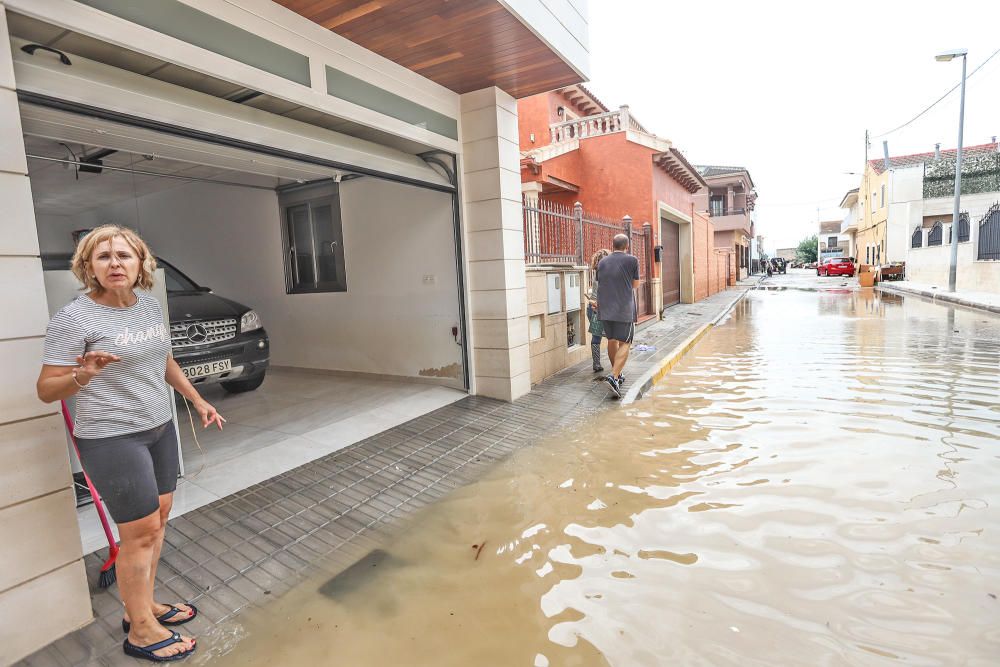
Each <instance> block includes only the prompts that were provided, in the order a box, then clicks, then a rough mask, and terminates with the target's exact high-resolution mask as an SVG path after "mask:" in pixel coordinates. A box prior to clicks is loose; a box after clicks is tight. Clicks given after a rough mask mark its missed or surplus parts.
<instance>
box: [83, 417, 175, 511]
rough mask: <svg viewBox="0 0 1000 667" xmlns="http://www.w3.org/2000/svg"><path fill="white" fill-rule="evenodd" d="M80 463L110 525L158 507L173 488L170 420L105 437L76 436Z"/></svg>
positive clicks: (173, 447) (173, 451) (173, 448)
mask: <svg viewBox="0 0 1000 667" xmlns="http://www.w3.org/2000/svg"><path fill="white" fill-rule="evenodd" d="M76 444H77V447H79V448H80V464H81V465H82V466H83V469H84V471H85V472H86V473H87V476H88V477H90V481H91V482H93V483H94V488H96V489H97V492H98V493H99V494H101V498H102V499H103V500H104V504H105V505H107V507H108V512H110V513H111V518H112V519H114V520H115V523H128V522H129V521H135V520H137V519H142V518H143V517H146V516H149V515H150V514H152V513H153V512H157V511H159V509H160V496H162V495H163V494H165V493H173V492H174V489H176V488H177V473H178V471H179V470H180V462H179V459H178V456H177V436H176V432H175V430H174V422H173V421H168V422H167V423H165V424H163V425H161V426H157V427H156V428H151V429H149V430H148V431H140V432H138V433H129V434H127V435H117V436H114V437H111V438H77V441H76Z"/></svg>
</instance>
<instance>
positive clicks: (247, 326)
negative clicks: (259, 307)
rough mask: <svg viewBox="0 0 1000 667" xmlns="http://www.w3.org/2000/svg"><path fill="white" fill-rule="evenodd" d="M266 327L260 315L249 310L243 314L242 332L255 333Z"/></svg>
mask: <svg viewBox="0 0 1000 667" xmlns="http://www.w3.org/2000/svg"><path fill="white" fill-rule="evenodd" d="M262 326H264V323H263V322H261V321H260V315H258V314H257V312H256V311H253V310H248V311H247V312H245V313H243V317H242V318H240V331H242V332H243V333H246V332H247V331H255V330H257V329H260V328H261V327H262Z"/></svg>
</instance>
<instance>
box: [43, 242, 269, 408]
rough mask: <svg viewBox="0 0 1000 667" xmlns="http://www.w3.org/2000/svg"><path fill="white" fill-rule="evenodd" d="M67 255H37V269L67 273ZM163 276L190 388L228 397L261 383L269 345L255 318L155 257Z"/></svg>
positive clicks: (177, 353) (176, 348)
mask: <svg viewBox="0 0 1000 667" xmlns="http://www.w3.org/2000/svg"><path fill="white" fill-rule="evenodd" d="M71 259H72V256H71V255H69V254H52V255H42V269H43V270H46V271H67V270H69V265H70V260H71ZM156 264H157V266H159V267H161V268H162V269H163V272H164V276H165V282H166V289H167V310H168V311H169V317H170V345H171V348H172V354H173V357H174V359H175V360H176V361H177V363H178V365H179V366H180V367H181V370H182V371H184V375H186V376H187V378H188V379H189V380H191V383H192V384H196V385H198V384H209V383H213V384H214V383H219V384H221V385H222V388H223V389H225V390H226V391H227V392H230V393H234V394H235V393H240V392H244V391H252V390H254V389H256V388H257V387H259V386H260V385H261V384H262V383H263V382H264V375H265V374H266V373H267V368H268V365H269V363H270V354H271V346H270V341H269V340H268V337H267V331H265V330H264V326H263V323H262V322H261V319H260V316H259V315H257V313H256V312H254V310H253V309H251V308H249V307H247V306H244V305H243V304H241V303H238V302H236V301H233V300H231V299H227V298H225V297H222V296H219V295H218V294H213V293H212V290H211V289H210V288H208V287H204V286H202V285H199V284H198V283H196V282H194V281H193V280H191V279H190V278H188V277H187V276H186V275H184V273H182V272H181V271H180V270H179V269H177V267H175V266H174V265H172V264H170V263H169V262H166V261H164V260H163V259H162V258H160V257H157V258H156Z"/></svg>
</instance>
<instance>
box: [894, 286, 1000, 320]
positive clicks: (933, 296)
mask: <svg viewBox="0 0 1000 667" xmlns="http://www.w3.org/2000/svg"><path fill="white" fill-rule="evenodd" d="M878 290H879V291H881V292H890V293H893V294H909V295H913V296H920V297H923V298H925V299H930V300H931V301H934V302H935V303H938V302H944V303H948V304H951V305H958V306H965V307H966V308H974V309H976V310H983V311H986V312H987V313H994V314H997V315H1000V306H992V305H989V304H985V303H977V302H975V301H969V300H968V299H963V298H961V297H957V296H952V295H951V294H949V293H948V292H943V293H938V292H923V291H920V290H915V289H906V288H905V287H895V286H892V287H887V286H882V285H881V284H880V285H879V286H878Z"/></svg>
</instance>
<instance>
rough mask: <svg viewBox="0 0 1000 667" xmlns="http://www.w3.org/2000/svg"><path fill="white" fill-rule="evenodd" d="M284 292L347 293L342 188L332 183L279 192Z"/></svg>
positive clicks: (327, 182)
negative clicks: (341, 211)
mask: <svg viewBox="0 0 1000 667" xmlns="http://www.w3.org/2000/svg"><path fill="white" fill-rule="evenodd" d="M278 205H279V210H280V211H281V216H282V233H283V237H284V250H285V291H286V292H287V293H288V294H303V293H310V292H346V291H347V274H346V267H345V259H344V234H343V228H342V225H341V219H340V186H339V184H337V183H334V182H333V181H324V182H323V183H319V184H316V185H308V186H304V187H297V188H291V189H287V190H284V191H282V192H279V195H278Z"/></svg>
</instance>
